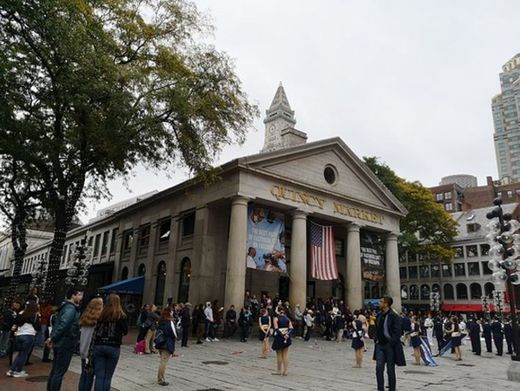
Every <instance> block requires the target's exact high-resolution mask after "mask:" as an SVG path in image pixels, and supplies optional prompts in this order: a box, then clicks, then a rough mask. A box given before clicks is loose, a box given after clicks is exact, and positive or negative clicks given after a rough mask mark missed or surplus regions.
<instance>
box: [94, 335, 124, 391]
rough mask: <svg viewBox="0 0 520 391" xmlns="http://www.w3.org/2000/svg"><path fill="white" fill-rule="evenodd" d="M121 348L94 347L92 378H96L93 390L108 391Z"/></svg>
mask: <svg viewBox="0 0 520 391" xmlns="http://www.w3.org/2000/svg"><path fill="white" fill-rule="evenodd" d="M120 352H121V348H120V347H119V346H117V347H116V346H108V345H96V346H94V353H93V355H92V356H93V358H92V359H93V361H94V376H96V380H95V386H94V389H95V390H96V391H110V383H111V382H112V376H113V375H114V372H115V371H116V366H117V362H118V361H119V354H120Z"/></svg>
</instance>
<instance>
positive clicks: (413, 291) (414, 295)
mask: <svg viewBox="0 0 520 391" xmlns="http://www.w3.org/2000/svg"><path fill="white" fill-rule="evenodd" d="M418 299H419V289H418V288H417V285H410V300H418Z"/></svg>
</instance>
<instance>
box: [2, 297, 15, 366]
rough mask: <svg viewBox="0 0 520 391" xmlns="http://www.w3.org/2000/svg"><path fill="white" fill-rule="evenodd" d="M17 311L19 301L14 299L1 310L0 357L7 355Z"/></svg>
mask: <svg viewBox="0 0 520 391" xmlns="http://www.w3.org/2000/svg"><path fill="white" fill-rule="evenodd" d="M18 311H20V303H18V302H17V301H15V302H13V303H12V304H11V305H10V306H9V307H7V308H5V309H4V311H3V312H2V319H1V321H0V357H5V356H7V349H8V347H9V338H10V337H11V328H12V327H13V324H14V321H15V319H16V314H18Z"/></svg>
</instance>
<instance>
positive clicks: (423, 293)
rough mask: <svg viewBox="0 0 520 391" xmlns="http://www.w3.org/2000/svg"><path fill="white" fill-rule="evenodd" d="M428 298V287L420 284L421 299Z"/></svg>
mask: <svg viewBox="0 0 520 391" xmlns="http://www.w3.org/2000/svg"><path fill="white" fill-rule="evenodd" d="M429 299H430V287H429V286H428V285H426V284H423V285H421V300H429Z"/></svg>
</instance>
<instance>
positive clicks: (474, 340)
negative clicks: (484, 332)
mask: <svg viewBox="0 0 520 391" xmlns="http://www.w3.org/2000/svg"><path fill="white" fill-rule="evenodd" d="M468 328H469V337H470V338H471V351H472V352H473V353H475V354H476V355H477V356H480V354H481V352H482V347H481V345H480V323H479V321H478V320H477V319H471V321H470V322H469V327H468Z"/></svg>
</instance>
